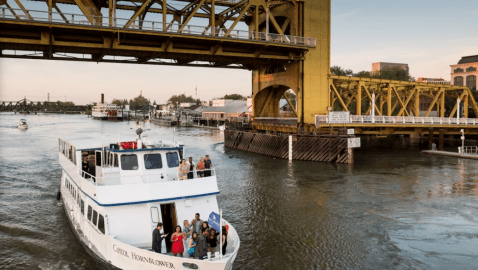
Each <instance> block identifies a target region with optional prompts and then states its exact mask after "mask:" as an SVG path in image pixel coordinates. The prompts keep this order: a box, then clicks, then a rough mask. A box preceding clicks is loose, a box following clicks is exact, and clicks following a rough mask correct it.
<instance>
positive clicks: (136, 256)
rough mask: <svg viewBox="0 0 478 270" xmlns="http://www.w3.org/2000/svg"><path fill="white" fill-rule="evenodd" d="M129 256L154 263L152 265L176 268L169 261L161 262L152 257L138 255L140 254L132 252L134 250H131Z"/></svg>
mask: <svg viewBox="0 0 478 270" xmlns="http://www.w3.org/2000/svg"><path fill="white" fill-rule="evenodd" d="M131 258H132V259H135V260H137V261H142V262H147V263H150V264H154V265H157V266H164V267H167V268H173V269H176V268H174V264H172V263H170V262H163V261H158V260H154V259H152V258H148V257H143V256H140V255H136V254H134V252H131Z"/></svg>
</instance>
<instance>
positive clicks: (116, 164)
mask: <svg viewBox="0 0 478 270" xmlns="http://www.w3.org/2000/svg"><path fill="white" fill-rule="evenodd" d="M114 166H115V167H118V154H115V165H114Z"/></svg>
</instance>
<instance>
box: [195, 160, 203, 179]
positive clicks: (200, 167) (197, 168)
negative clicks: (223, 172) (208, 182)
mask: <svg viewBox="0 0 478 270" xmlns="http://www.w3.org/2000/svg"><path fill="white" fill-rule="evenodd" d="M204 169H205V167H204V159H203V158H202V157H199V162H198V164H197V165H196V170H197V171H198V173H197V174H198V177H204Z"/></svg>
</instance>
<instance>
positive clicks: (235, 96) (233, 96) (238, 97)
mask: <svg viewBox="0 0 478 270" xmlns="http://www.w3.org/2000/svg"><path fill="white" fill-rule="evenodd" d="M223 99H232V100H246V98H245V97H244V96H242V95H239V94H230V95H225V96H224V97H223Z"/></svg>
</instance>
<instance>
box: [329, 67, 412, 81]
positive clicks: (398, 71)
mask: <svg viewBox="0 0 478 270" xmlns="http://www.w3.org/2000/svg"><path fill="white" fill-rule="evenodd" d="M330 73H332V75H340V76H354V77H360V78H376V79H383V80H397V81H411V82H414V81H415V78H413V77H411V76H410V75H409V74H408V71H406V70H404V69H402V68H400V67H392V68H385V69H382V70H381V71H380V72H374V73H372V72H370V71H365V70H363V71H359V72H357V73H354V72H353V70H351V69H343V68H341V67H339V66H333V67H331V68H330Z"/></svg>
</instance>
